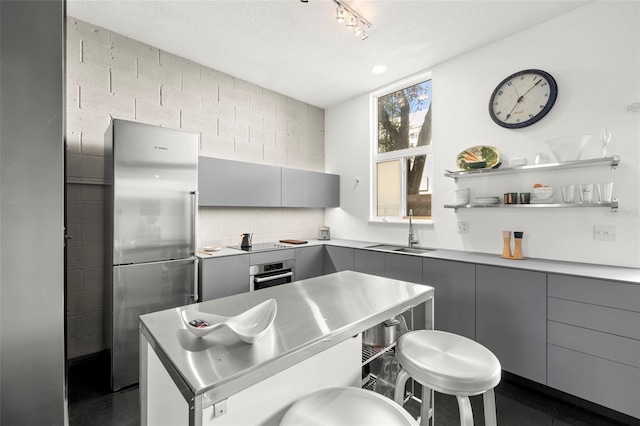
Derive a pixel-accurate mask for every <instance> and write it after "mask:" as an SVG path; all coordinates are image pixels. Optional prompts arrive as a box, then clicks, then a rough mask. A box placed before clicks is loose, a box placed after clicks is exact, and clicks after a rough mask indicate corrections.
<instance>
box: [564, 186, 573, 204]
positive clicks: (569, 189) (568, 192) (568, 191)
mask: <svg viewBox="0 0 640 426" xmlns="http://www.w3.org/2000/svg"><path fill="white" fill-rule="evenodd" d="M575 192H576V186H575V185H562V202H563V203H565V204H573V202H574V199H575V196H576V195H575Z"/></svg>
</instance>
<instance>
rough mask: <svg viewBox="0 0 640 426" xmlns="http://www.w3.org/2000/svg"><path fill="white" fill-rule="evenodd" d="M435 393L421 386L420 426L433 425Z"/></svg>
mask: <svg viewBox="0 0 640 426" xmlns="http://www.w3.org/2000/svg"><path fill="white" fill-rule="evenodd" d="M434 397H435V392H434V391H433V390H432V389H429V388H428V387H426V386H424V385H422V404H420V426H433V425H434V424H435V419H434V417H435V411H434V409H433V406H434V402H435V399H434Z"/></svg>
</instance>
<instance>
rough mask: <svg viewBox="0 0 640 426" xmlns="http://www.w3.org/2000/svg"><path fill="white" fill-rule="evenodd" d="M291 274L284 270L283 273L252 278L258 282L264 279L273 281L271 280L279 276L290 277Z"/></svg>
mask: <svg viewBox="0 0 640 426" xmlns="http://www.w3.org/2000/svg"><path fill="white" fill-rule="evenodd" d="M292 275H293V272H285V273H284V274H278V275H269V276H268V277H264V278H254V281H255V282H256V283H258V284H259V283H263V282H265V281H273V280H277V279H279V278H286V277H290V276H292Z"/></svg>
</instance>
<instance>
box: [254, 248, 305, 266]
mask: <svg viewBox="0 0 640 426" xmlns="http://www.w3.org/2000/svg"><path fill="white" fill-rule="evenodd" d="M295 258H296V251H295V249H285V250H273V251H264V252H261V253H251V254H250V255H249V262H250V263H251V265H262V264H263V263H271V262H280V261H282V260H293V259H295Z"/></svg>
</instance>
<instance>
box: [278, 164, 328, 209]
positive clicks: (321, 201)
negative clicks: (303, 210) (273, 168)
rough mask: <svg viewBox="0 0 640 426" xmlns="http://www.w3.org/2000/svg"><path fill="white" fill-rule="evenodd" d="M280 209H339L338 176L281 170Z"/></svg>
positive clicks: (296, 170) (306, 171)
mask: <svg viewBox="0 0 640 426" xmlns="http://www.w3.org/2000/svg"><path fill="white" fill-rule="evenodd" d="M282 207H340V176H338V175H332V174H328V173H320V172H312V171H308V170H298V169H286V168H283V169H282Z"/></svg>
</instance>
